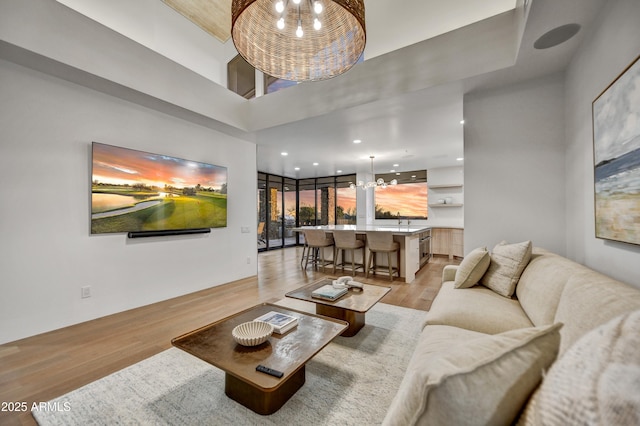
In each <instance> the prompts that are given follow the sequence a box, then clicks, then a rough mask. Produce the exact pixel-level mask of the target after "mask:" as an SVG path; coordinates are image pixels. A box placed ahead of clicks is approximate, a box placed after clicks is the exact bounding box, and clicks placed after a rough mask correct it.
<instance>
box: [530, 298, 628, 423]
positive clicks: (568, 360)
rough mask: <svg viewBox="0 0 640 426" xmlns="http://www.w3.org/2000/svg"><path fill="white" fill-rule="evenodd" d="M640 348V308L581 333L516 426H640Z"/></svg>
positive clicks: (540, 388) (557, 363)
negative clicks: (638, 425)
mask: <svg viewBox="0 0 640 426" xmlns="http://www.w3.org/2000/svg"><path fill="white" fill-rule="evenodd" d="M638 348H640V310H638V311H634V312H632V313H628V314H625V315H622V316H620V317H617V318H614V319H613V320H611V321H609V322H608V323H606V324H603V325H601V326H599V327H597V328H595V329H594V330H592V331H590V332H589V333H587V334H585V335H584V336H583V337H582V338H580V339H579V340H578V341H577V342H576V343H575V344H574V345H573V346H572V347H571V348H570V349H569V350H568V351H567V352H566V353H565V354H564V355H563V356H562V357H561V358H559V359H558V360H557V361H556V362H555V364H553V366H552V367H551V369H550V370H549V372H548V374H547V375H546V377H545V378H544V381H543V382H542V385H540V387H539V388H538V390H537V391H536V393H535V394H534V396H533V397H532V400H531V402H530V403H529V404H528V405H527V408H526V410H525V412H524V414H523V416H522V418H521V419H520V422H519V423H520V424H531V425H542V424H544V425H565V424H568V423H571V424H583V425H587V424H589V425H596V424H597V425H632V424H633V425H637V424H640V392H638V390H639V389H640V351H638Z"/></svg>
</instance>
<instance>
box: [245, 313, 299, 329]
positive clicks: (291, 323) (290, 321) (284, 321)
mask: <svg viewBox="0 0 640 426" xmlns="http://www.w3.org/2000/svg"><path fill="white" fill-rule="evenodd" d="M255 321H264V322H268V323H269V324H271V325H272V326H273V331H275V332H276V333H278V334H284V333H286V332H287V331H289V330H291V329H292V328H293V327H295V326H296V325H298V318H296V317H292V316H291V315H287V314H283V313H282V312H276V311H271V312H269V313H266V314H264V315H261V316H259V317H258V318H256V319H255Z"/></svg>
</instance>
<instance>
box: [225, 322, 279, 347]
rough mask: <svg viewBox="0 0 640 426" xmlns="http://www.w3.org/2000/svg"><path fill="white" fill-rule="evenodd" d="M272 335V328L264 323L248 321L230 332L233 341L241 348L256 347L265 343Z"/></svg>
mask: <svg viewBox="0 0 640 426" xmlns="http://www.w3.org/2000/svg"><path fill="white" fill-rule="evenodd" d="M271 333H273V326H272V325H271V324H269V323H268V322H264V321H250V322H245V323H242V324H240V325H239V326H237V327H236V328H234V329H233V331H231V335H232V336H233V340H235V341H236V343H238V344H240V345H242V346H258V345H260V344H262V343H264V342H266V341H267V339H268V338H269V336H271Z"/></svg>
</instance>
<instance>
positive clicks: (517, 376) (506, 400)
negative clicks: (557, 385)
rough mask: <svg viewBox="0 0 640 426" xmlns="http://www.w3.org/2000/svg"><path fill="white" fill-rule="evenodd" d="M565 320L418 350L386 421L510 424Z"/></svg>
mask: <svg viewBox="0 0 640 426" xmlns="http://www.w3.org/2000/svg"><path fill="white" fill-rule="evenodd" d="M561 326H562V324H555V325H550V326H545V327H533V328H522V329H517V330H511V331H507V332H505V333H502V334H495V335H486V336H481V337H476V338H471V339H469V340H465V341H463V342H461V343H459V344H457V345H452V346H450V347H449V348H448V350H447V351H439V352H437V353H428V354H422V353H414V358H416V357H418V358H416V359H412V360H411V361H410V363H409V367H407V371H406V373H405V376H404V378H403V380H402V383H401V385H400V389H399V390H398V393H397V394H396V396H395V398H394V400H393V402H392V403H391V407H390V408H389V410H388V411H387V415H386V417H385V419H384V422H383V425H387V426H390V425H398V426H400V425H415V424H424V425H479V424H511V423H512V422H513V420H514V419H515V418H516V416H517V415H518V413H519V412H520V410H521V408H522V406H523V405H524V403H525V402H526V401H527V399H528V398H529V395H530V394H531V392H532V391H533V390H534V389H535V387H536V386H537V385H538V384H539V382H540V380H541V379H542V374H543V371H544V370H545V369H547V368H548V367H549V365H551V363H552V362H553V361H554V360H555V358H556V355H557V353H558V347H559V345H560V333H559V329H560V327H561Z"/></svg>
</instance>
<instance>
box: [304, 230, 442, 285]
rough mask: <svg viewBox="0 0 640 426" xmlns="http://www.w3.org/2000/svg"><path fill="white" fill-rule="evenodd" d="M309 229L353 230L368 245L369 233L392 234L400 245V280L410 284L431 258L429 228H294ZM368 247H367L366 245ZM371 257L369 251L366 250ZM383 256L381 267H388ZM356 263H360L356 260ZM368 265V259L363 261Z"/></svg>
mask: <svg viewBox="0 0 640 426" xmlns="http://www.w3.org/2000/svg"><path fill="white" fill-rule="evenodd" d="M307 229H322V230H324V231H325V232H327V233H328V234H331V232H332V231H334V230H352V231H355V232H356V237H357V238H358V239H362V240H363V241H365V244H366V233H367V232H390V233H392V235H393V239H394V241H397V242H398V243H400V265H399V266H400V279H401V280H404V282H407V283H410V282H413V280H414V279H415V277H416V272H418V270H419V269H420V268H421V267H422V266H424V264H425V263H427V262H428V261H429V259H430V257H431V228H430V227H427V226H415V225H414V226H411V225H409V226H408V225H396V226H380V225H324V226H301V227H299V228H293V231H295V232H302V231H305V230H307ZM365 246H366V245H365ZM366 252H367V256H369V250H368V249H367V250H366ZM383 257H384V256H382V257H381V258H380V259H379V262H378V264H379V265H386V259H383ZM356 261H358V260H357V259H356ZM362 261H363V263H364V264H366V259H362Z"/></svg>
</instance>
